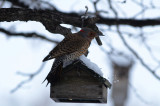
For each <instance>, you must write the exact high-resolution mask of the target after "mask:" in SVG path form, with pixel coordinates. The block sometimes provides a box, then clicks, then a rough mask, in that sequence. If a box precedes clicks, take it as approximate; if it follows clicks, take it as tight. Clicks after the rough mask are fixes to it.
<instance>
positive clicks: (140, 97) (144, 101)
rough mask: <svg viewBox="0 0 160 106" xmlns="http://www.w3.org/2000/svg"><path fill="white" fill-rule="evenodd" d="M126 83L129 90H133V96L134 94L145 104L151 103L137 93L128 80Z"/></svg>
mask: <svg viewBox="0 0 160 106" xmlns="http://www.w3.org/2000/svg"><path fill="white" fill-rule="evenodd" d="M128 85H129V87H130V88H131V90H132V91H133V92H134V94H135V96H136V97H137V98H138V99H139V100H140V101H141V102H143V103H144V104H146V105H150V106H152V103H150V102H148V101H146V100H145V99H144V98H143V97H142V96H141V95H140V94H138V92H137V90H136V88H135V87H133V85H132V84H131V83H130V82H128Z"/></svg>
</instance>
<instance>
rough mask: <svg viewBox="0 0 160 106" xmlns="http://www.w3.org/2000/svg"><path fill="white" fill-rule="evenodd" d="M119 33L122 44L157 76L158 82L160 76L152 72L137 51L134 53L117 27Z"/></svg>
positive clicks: (150, 70)
mask: <svg viewBox="0 0 160 106" xmlns="http://www.w3.org/2000/svg"><path fill="white" fill-rule="evenodd" d="M117 32H118V34H119V36H120V38H121V40H122V42H123V43H124V45H125V46H126V47H127V48H128V50H129V51H131V52H132V53H133V54H134V56H135V57H136V58H137V59H138V60H139V61H140V63H141V64H142V65H143V66H144V67H145V68H146V69H147V70H148V71H149V72H151V74H152V75H153V76H155V77H156V78H157V79H158V80H160V76H158V75H157V74H156V73H155V70H152V69H151V68H150V67H149V66H148V65H147V64H146V63H145V62H144V61H143V59H142V58H141V57H140V56H139V55H138V54H137V53H136V51H134V50H133V49H132V48H131V47H130V46H129V45H128V44H127V42H126V40H125V39H124V37H123V35H122V33H121V32H120V30H119V26H118V25H117Z"/></svg>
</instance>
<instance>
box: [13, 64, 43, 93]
mask: <svg viewBox="0 0 160 106" xmlns="http://www.w3.org/2000/svg"><path fill="white" fill-rule="evenodd" d="M44 66H45V63H43V64H42V65H41V66H40V68H39V69H38V70H37V71H36V72H34V73H22V72H17V74H19V75H22V76H27V77H29V78H28V79H27V80H24V81H21V82H20V83H19V84H18V85H17V86H16V87H15V88H14V89H12V90H11V93H14V92H16V91H17V90H18V89H20V88H21V87H22V86H23V85H24V84H26V83H28V82H30V81H32V80H33V78H34V77H35V76H37V75H38V74H39V73H40V72H41V71H42V70H43V68H44Z"/></svg>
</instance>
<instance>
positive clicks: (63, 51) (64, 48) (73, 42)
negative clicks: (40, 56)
mask: <svg viewBox="0 0 160 106" xmlns="http://www.w3.org/2000/svg"><path fill="white" fill-rule="evenodd" d="M75 36H76V35H75ZM86 43H87V41H86V40H85V39H82V38H80V37H74V39H73V38H64V40H63V41H62V42H60V43H59V44H58V45H57V46H56V47H55V48H54V49H53V50H52V51H50V53H49V54H48V55H47V56H46V57H45V58H44V60H43V61H47V60H50V59H53V58H56V57H59V56H64V55H67V54H70V53H74V52H76V51H78V50H80V49H81V48H82V47H84V46H85V45H86Z"/></svg>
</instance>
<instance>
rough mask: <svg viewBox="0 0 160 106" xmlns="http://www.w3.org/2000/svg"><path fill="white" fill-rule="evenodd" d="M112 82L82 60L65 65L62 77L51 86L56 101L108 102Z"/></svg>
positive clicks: (52, 96)
mask: <svg viewBox="0 0 160 106" xmlns="http://www.w3.org/2000/svg"><path fill="white" fill-rule="evenodd" d="M110 87H111V84H110V82H109V81H108V80H107V79H105V78H103V77H101V76H100V75H98V74H97V73H95V72H94V71H93V70H91V69H89V68H88V67H87V66H86V65H85V64H84V63H83V62H82V61H81V60H78V61H76V62H75V63H72V64H70V65H68V66H67V67H65V68H64V69H63V71H62V76H61V79H60V80H59V81H58V82H57V83H56V84H54V85H52V84H51V87H50V97H51V98H52V99H53V100H54V101H55V102H73V103H107V88H110Z"/></svg>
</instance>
